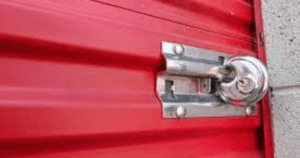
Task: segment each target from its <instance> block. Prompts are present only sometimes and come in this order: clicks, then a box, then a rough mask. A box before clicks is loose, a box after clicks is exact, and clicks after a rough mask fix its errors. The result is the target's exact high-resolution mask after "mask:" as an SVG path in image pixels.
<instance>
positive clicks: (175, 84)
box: [156, 42, 267, 119]
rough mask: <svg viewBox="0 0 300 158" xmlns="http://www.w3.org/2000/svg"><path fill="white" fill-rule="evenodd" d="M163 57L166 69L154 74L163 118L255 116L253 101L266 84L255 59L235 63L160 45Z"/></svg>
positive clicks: (193, 50)
mask: <svg viewBox="0 0 300 158" xmlns="http://www.w3.org/2000/svg"><path fill="white" fill-rule="evenodd" d="M162 55H163V57H164V59H165V63H166V70H165V71H164V72H161V73H160V74H158V75H157V88H156V90H157V95H158V96H159V98H160V100H161V103H162V106H163V108H162V109H163V113H162V115H163V118H166V119H167V118H168V119H172V118H194V117H233V116H243V117H245V116H255V115H257V108H258V105H257V104H256V102H257V101H258V100H260V99H261V97H262V96H263V95H264V93H265V89H264V87H265V86H266V84H267V81H266V80H267V74H266V71H264V69H265V68H264V65H263V64H261V63H260V62H259V61H258V60H257V59H255V58H253V57H241V58H237V59H241V60H236V57H233V56H231V55H228V54H225V53H221V52H215V51H211V50H206V49H201V48H196V47H192V46H186V45H181V44H178V43H171V42H162ZM244 60H245V62H244ZM229 61H232V62H229ZM241 63H242V64H241ZM253 67H255V68H254V69H255V70H252V69H253ZM261 69H263V70H261ZM249 98H250V99H249ZM247 99H248V100H247ZM236 102H237V103H238V104H240V105H242V106H237V105H238V104H236Z"/></svg>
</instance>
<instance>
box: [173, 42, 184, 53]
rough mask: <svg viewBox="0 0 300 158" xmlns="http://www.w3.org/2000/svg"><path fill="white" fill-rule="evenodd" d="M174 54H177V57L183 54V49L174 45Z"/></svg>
mask: <svg viewBox="0 0 300 158" xmlns="http://www.w3.org/2000/svg"><path fill="white" fill-rule="evenodd" d="M174 53H175V54H177V55H183V54H184V48H183V46H182V45H179V44H177V45H175V47H174Z"/></svg>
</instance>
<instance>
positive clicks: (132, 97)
mask: <svg viewBox="0 0 300 158" xmlns="http://www.w3.org/2000/svg"><path fill="white" fill-rule="evenodd" d="M0 6H1V8H3V9H1V10H0V16H1V25H0V51H1V59H0V72H1V76H2V77H1V78H0V94H1V95H0V103H1V106H0V113H1V119H0V128H1V130H0V140H1V144H0V154H2V155H3V156H7V157H14V156H25V157H251V158H253V157H262V156H263V154H262V153H263V152H264V149H263V143H264V142H263V139H262V138H263V131H262V122H261V115H259V116H257V117H249V118H238V117H236V118H205V119H184V120H163V119H162V118H161V105H160V103H159V101H158V99H157V97H156V95H155V90H154V89H155V88H154V87H155V75H156V73H157V72H158V70H157V68H158V66H159V65H160V63H161V62H162V61H161V60H162V58H161V56H160V43H161V41H163V40H166V41H173V42H180V43H184V44H187V45H193V46H197V47H202V48H207V49H212V50H217V51H222V52H226V53H230V54H235V55H236V54H248V55H252V56H257V52H256V37H257V36H256V35H255V30H254V29H253V16H252V11H253V7H252V4H251V3H248V2H246V1H226V2H225V1H217V0H216V1H215V2H206V1H202V0H199V1H185V2H173V1H146V0H131V1H118V0H115V1H105V0H103V1H101V2H100V1H97V2H96V1H89V0H65V1H56V0H43V1H38V0H27V1H25V0H12V1H9V2H8V1H4V0H1V1H0ZM190 6H194V7H190ZM200 8H201V9H200ZM232 12H233V13H232ZM228 13H229V14H228ZM264 104H265V105H267V103H264ZM263 111H264V110H263Z"/></svg>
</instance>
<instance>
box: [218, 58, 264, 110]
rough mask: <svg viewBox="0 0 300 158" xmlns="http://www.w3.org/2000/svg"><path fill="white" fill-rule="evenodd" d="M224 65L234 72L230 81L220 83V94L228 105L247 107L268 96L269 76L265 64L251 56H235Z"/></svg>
mask: <svg viewBox="0 0 300 158" xmlns="http://www.w3.org/2000/svg"><path fill="white" fill-rule="evenodd" d="M224 65H225V66H226V67H228V68H229V69H230V71H232V73H230V74H234V76H230V79H229V80H228V79H227V80H226V81H225V82H221V83H219V86H218V94H219V95H220V97H221V98H222V99H223V100H224V101H225V102H227V103H230V104H233V105H237V106H246V105H251V104H255V103H256V102H258V101H260V100H261V99H262V97H263V96H264V95H265V94H266V91H267V87H268V74H267V70H266V67H265V66H264V64H263V63H262V62H261V61H260V60H258V59H256V58H254V57H250V56H235V57H231V58H229V59H227V60H226V61H225V62H224Z"/></svg>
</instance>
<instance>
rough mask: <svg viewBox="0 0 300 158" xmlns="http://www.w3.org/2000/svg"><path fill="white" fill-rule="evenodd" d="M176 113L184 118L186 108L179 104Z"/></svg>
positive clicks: (178, 116)
mask: <svg viewBox="0 0 300 158" xmlns="http://www.w3.org/2000/svg"><path fill="white" fill-rule="evenodd" d="M175 114H176V117H177V118H184V117H185V115H186V109H185V108H184V107H182V106H179V107H177V108H176V111H175Z"/></svg>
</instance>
